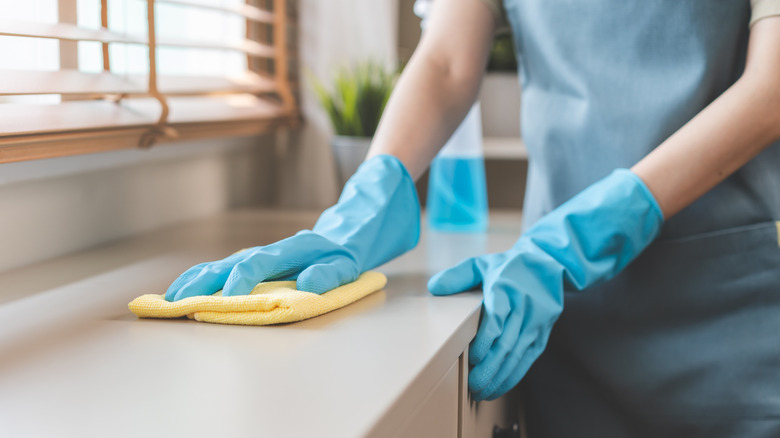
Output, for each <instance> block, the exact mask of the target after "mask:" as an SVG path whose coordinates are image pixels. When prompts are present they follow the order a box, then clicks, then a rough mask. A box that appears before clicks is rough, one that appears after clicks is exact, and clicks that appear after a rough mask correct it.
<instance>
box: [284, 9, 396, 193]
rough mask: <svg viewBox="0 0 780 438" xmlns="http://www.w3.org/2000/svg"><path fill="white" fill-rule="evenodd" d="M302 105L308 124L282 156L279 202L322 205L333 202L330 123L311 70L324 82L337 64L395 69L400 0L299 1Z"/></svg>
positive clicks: (334, 186)
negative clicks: (311, 81)
mask: <svg viewBox="0 0 780 438" xmlns="http://www.w3.org/2000/svg"><path fill="white" fill-rule="evenodd" d="M298 3H299V7H298V10H299V14H300V16H299V23H300V25H299V29H300V34H299V36H298V41H299V47H300V52H299V53H300V55H299V56H300V65H301V67H302V71H301V72H300V75H299V77H301V78H302V79H303V82H304V84H303V86H302V93H301V94H302V99H301V100H302V101H301V107H302V111H303V115H304V117H305V118H306V121H307V123H306V124H305V125H304V127H303V129H302V130H300V131H299V132H297V133H295V134H294V135H291V136H290V139H289V140H290V141H289V145H288V147H287V148H286V150H285V156H284V159H283V160H282V163H281V165H282V169H283V170H282V171H281V175H280V177H281V181H280V186H279V190H280V195H279V199H280V200H281V205H282V206H284V207H293V208H324V207H327V206H329V205H331V204H332V203H333V202H335V201H336V198H337V195H338V193H337V191H336V173H335V167H334V164H333V158H332V156H331V152H330V146H329V139H330V135H331V128H330V122H329V121H328V120H327V117H326V115H325V113H324V111H322V109H321V108H320V106H319V103H318V102H317V100H316V98H315V97H314V95H313V93H311V90H310V89H309V88H308V83H307V81H308V78H309V77H310V76H311V75H314V76H315V77H317V78H319V79H320V80H323V81H324V82H325V83H327V82H328V79H329V78H330V77H331V75H332V74H333V73H334V72H335V71H336V70H337V69H339V68H343V67H349V66H351V65H354V64H355V63H357V62H361V61H367V60H374V61H376V62H383V63H385V64H386V65H388V66H390V67H391V68H394V67H395V65H396V63H397V52H398V0H327V1H325V0H298Z"/></svg>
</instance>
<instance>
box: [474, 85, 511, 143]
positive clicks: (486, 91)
mask: <svg viewBox="0 0 780 438" xmlns="http://www.w3.org/2000/svg"><path fill="white" fill-rule="evenodd" d="M479 100H480V102H481V104H482V132H483V135H484V136H485V137H519V136H520V83H519V82H518V78H517V74H515V73H488V74H486V75H485V78H484V80H483V81H482V88H481V89H480V95H479Z"/></svg>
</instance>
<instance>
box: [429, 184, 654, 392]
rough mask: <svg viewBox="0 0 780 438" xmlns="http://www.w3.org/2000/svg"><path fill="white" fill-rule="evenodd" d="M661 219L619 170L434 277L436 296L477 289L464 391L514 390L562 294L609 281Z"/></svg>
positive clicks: (540, 346)
mask: <svg viewBox="0 0 780 438" xmlns="http://www.w3.org/2000/svg"><path fill="white" fill-rule="evenodd" d="M662 223H663V214H662V212H661V208H660V207H659V206H658V203H657V202H656V201H655V198H653V195H652V194H651V193H650V191H649V190H648V189H647V187H646V186H645V185H644V183H643V182H642V181H641V180H640V179H639V177H638V176H636V175H635V174H634V173H633V172H631V171H630V170H627V169H618V170H616V171H614V172H613V173H612V174H610V175H609V176H607V177H606V178H604V179H602V180H601V181H599V182H597V183H595V184H593V185H592V186H590V187H588V188H587V189H586V190H584V191H583V192H581V193H580V194H578V195H577V196H575V197H574V198H572V199H570V200H569V201H567V202H566V203H564V204H563V205H561V206H560V207H558V208H557V209H555V210H553V211H552V212H550V213H549V214H548V215H546V216H544V217H543V218H542V219H540V220H539V221H538V222H537V223H536V224H535V225H534V226H533V227H531V228H530V229H529V230H528V231H527V232H525V233H524V234H523V235H522V236H521V237H520V239H519V240H518V241H517V243H515V245H513V246H512V248H511V249H509V250H508V251H506V252H503V253H498V254H489V255H484V256H480V257H474V258H470V259H467V260H464V261H463V262H461V263H459V264H458V265H455V266H454V267H452V268H449V269H447V270H445V271H442V272H439V273H438V274H436V275H435V276H434V277H433V278H431V280H430V282H429V283H428V288H429V289H430V291H431V293H433V294H434V295H450V294H455V293H458V292H463V291H466V290H469V289H473V288H476V287H478V286H479V285H482V288H483V304H482V305H483V312H482V321H481V322H480V327H479V330H478V332H477V336H476V337H475V338H474V340H473V341H472V343H471V348H470V350H469V362H470V363H471V365H472V366H473V368H472V370H471V372H470V373H469V390H470V391H471V392H472V394H473V396H474V398H475V399H476V400H493V399H495V398H497V397H499V396H501V395H503V394H504V393H506V392H508V391H509V390H510V389H512V388H513V387H514V386H515V385H517V383H518V382H519V381H520V379H522V378H523V376H524V375H525V374H526V372H527V371H528V369H529V368H530V367H531V364H532V363H533V362H534V361H535V360H536V359H537V358H538V357H539V355H540V354H541V353H542V351H543V350H544V348H545V346H546V345H547V339H548V338H549V336H550V331H551V330H552V326H553V324H554V323H555V321H556V319H557V318H558V315H560V313H561V311H562V310H563V293H564V291H565V290H566V291H569V290H582V289H584V288H586V287H588V286H590V285H592V284H595V283H598V282H603V281H606V280H608V279H610V278H612V277H614V276H615V275H616V274H617V273H618V272H619V271H620V270H622V269H623V268H624V267H625V266H626V265H627V264H628V263H629V262H630V261H631V260H633V259H634V258H635V257H636V256H637V255H638V254H639V253H640V252H641V251H642V250H643V249H644V248H645V247H647V245H649V244H650V242H651V241H652V240H653V239H654V238H655V237H656V235H657V234H658V232H659V229H660V227H661V225H662Z"/></svg>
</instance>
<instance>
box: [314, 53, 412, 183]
mask: <svg viewBox="0 0 780 438" xmlns="http://www.w3.org/2000/svg"><path fill="white" fill-rule="evenodd" d="M397 78H398V72H396V71H390V70H388V69H386V68H385V67H384V66H383V65H381V64H379V63H375V62H364V63H361V64H359V65H358V66H357V67H355V68H354V69H353V70H347V69H342V70H340V71H339V72H338V73H337V74H336V75H335V76H334V78H333V82H332V85H331V87H326V86H325V85H324V84H323V83H322V82H320V81H319V80H317V79H313V80H312V83H313V86H314V87H313V88H314V91H315V93H316V94H317V97H318V99H319V101H320V103H321V104H322V106H323V108H325V111H326V112H327V113H328V117H329V118H330V121H331V124H332V125H333V129H334V131H335V134H336V135H335V136H334V137H333V139H332V140H331V147H332V151H333V157H334V159H335V161H336V168H337V170H338V176H339V182H340V184H341V185H342V186H343V184H344V183H345V182H346V181H347V179H349V177H350V176H352V174H353V173H355V170H357V168H358V166H360V163H362V162H363V160H364V159H365V157H366V153H367V152H368V148H369V146H370V145H371V138H372V137H373V136H374V133H375V132H376V128H377V125H378V124H379V119H380V118H381V117H382V112H383V111H384V109H385V105H386V104H387V99H388V98H389V97H390V93H391V92H392V90H393V86H395V82H396V79H397Z"/></svg>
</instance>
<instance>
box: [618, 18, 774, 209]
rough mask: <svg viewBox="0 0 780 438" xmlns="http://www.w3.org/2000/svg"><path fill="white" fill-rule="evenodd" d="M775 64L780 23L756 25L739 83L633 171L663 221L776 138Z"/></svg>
mask: <svg viewBox="0 0 780 438" xmlns="http://www.w3.org/2000/svg"><path fill="white" fill-rule="evenodd" d="M772 22H774V23H772ZM773 54H774V56H772V55H773ZM778 61H780V18H771V19H766V20H762V21H759V22H758V23H756V25H755V26H754V29H753V31H752V34H751V44H750V53H749V55H748V66H747V68H746V70H745V74H744V75H743V76H742V78H740V79H739V80H738V81H737V82H736V83H735V84H734V85H733V86H732V87H731V88H729V89H728V90H727V91H726V92H725V93H724V94H723V95H721V96H720V97H719V98H718V99H716V100H715V101H714V102H713V103H712V104H710V105H709V106H708V107H707V108H705V109H704V110H703V111H702V112H701V113H699V114H698V115H697V116H696V117H695V118H694V119H692V120H691V121H690V122H688V123H687V124H686V125H685V126H683V127H682V128H681V129H680V130H679V131H677V132H676V133H675V134H674V135H672V136H671V137H669V139H667V140H666V141H665V142H664V143H662V144H661V145H660V146H658V147H657V148H656V149H655V150H654V151H653V152H652V153H651V154H649V155H648V156H647V157H645V158H644V159H643V160H641V161H640V162H639V163H637V164H636V165H635V166H634V167H633V169H632V170H633V171H634V172H635V173H636V174H637V175H638V176H639V177H640V178H642V180H644V182H645V183H646V184H647V186H648V188H649V189H650V191H651V192H652V193H653V195H654V196H655V198H656V199H657V201H658V203H659V204H660V206H661V209H662V210H663V212H664V216H665V217H667V218H668V217H671V216H673V215H675V214H676V213H678V212H679V211H680V210H682V209H683V208H685V207H686V206H688V205H689V204H691V203H692V202H693V201H695V200H696V199H698V198H699V197H700V196H702V195H703V194H704V193H706V192H707V191H709V190H711V189H712V188H713V187H715V186H716V185H717V184H718V183H720V182H721V181H723V180H724V179H726V178H727V177H728V176H729V175H731V174H732V173H734V172H735V171H736V170H737V169H739V168H740V167H742V166H743V165H745V164H746V163H747V162H748V161H750V160H751V159H753V158H754V157H755V156H756V155H758V154H759V153H760V152H761V151H762V150H764V149H765V148H766V147H767V146H768V145H770V144H771V143H772V142H773V141H775V140H777V139H778V138H780V62H778Z"/></svg>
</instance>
